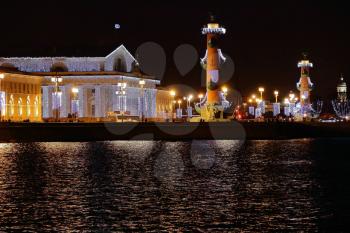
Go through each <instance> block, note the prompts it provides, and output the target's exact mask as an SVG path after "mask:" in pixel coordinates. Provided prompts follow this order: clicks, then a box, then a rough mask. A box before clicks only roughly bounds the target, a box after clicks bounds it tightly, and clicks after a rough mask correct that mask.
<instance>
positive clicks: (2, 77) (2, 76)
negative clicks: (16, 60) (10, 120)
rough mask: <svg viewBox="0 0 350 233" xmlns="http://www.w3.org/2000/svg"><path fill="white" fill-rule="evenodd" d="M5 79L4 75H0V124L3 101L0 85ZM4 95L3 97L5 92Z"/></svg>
mask: <svg viewBox="0 0 350 233" xmlns="http://www.w3.org/2000/svg"><path fill="white" fill-rule="evenodd" d="M4 78H5V74H0V122H1V121H2V114H3V112H2V105H3V103H2V101H3V94H2V93H3V92H2V89H1V88H2V86H1V83H2V80H3V79H4ZM4 95H5V92H4Z"/></svg>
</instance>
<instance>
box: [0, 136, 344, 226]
mask: <svg viewBox="0 0 350 233" xmlns="http://www.w3.org/2000/svg"><path fill="white" fill-rule="evenodd" d="M349 143H350V140H336V139H333V140H292V141H248V142H239V141H193V142H96V143H28V144H0V211H1V212H0V231H14V230H21V231H63V232H66V231H84V232H86V231H88V232H89V231H93V232H96V231H105V232H118V231H154V232H159V231H165V232H166V231H191V232H193V231H196V232H208V231H214V232H217V231H224V232H266V231H271V230H275V231H277V232H281V231H294V232H300V231H304V232H315V231H322V232H345V231H346V230H347V226H346V223H347V221H349V217H350V186H349V185H350V181H349V179H350V159H349V156H350V155H348V154H347V152H346V149H347V148H349V146H348V145H349Z"/></svg>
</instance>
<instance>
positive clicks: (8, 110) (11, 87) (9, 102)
mask: <svg viewBox="0 0 350 233" xmlns="http://www.w3.org/2000/svg"><path fill="white" fill-rule="evenodd" d="M41 81H42V78H41V77H40V76H35V75H30V74H26V73H24V72H19V71H16V70H14V69H11V68H1V67H0V116H1V118H0V119H1V121H8V120H10V121H24V120H29V121H41Z"/></svg>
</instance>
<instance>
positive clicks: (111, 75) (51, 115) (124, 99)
mask: <svg viewBox="0 0 350 233" xmlns="http://www.w3.org/2000/svg"><path fill="white" fill-rule="evenodd" d="M0 67H11V68H12V70H14V71H15V72H19V73H21V74H22V75H23V77H24V76H25V80H31V81H28V82H34V81H35V80H36V77H38V78H37V79H38V80H41V81H40V82H41V85H42V86H41V89H42V90H41V92H42V96H40V95H39V94H40V89H39V90H37V89H36V92H35V94H38V95H39V97H41V99H40V101H39V104H41V103H42V118H43V119H46V120H54V119H56V120H57V118H59V119H60V120H64V119H67V118H68V117H72V116H74V117H75V118H79V119H80V120H81V121H96V120H101V121H105V120H106V121H109V120H115V119H116V117H117V116H118V115H123V116H128V117H130V119H134V118H135V119H136V118H138V117H139V118H141V117H142V116H143V117H145V118H165V117H166V115H167V114H168V113H171V111H172V102H171V101H172V99H171V97H169V96H170V95H169V93H168V91H165V90H160V89H158V88H157V86H158V85H160V81H159V80H157V79H156V78H155V77H152V76H149V75H145V74H144V73H142V72H141V71H140V69H139V64H138V61H136V59H135V58H134V57H133V56H132V55H131V54H130V53H129V51H128V50H127V49H126V48H125V47H124V46H123V45H122V46H120V47H118V48H117V49H116V50H115V51H113V52H112V53H111V54H109V55H108V56H106V57H78V58H70V57H53V58H0ZM17 76H18V75H17ZM17 76H16V74H15V73H13V74H11V75H10V76H8V77H7V78H6V80H5V84H6V82H9V80H10V78H12V79H13V80H15V77H17ZM141 81H142V82H141ZM35 82H36V81H35ZM37 82H39V81H37ZM141 84H142V85H141ZM37 85H40V84H37ZM36 87H38V86H36ZM20 90H22V89H20ZM9 94H10V92H6V100H7V101H9V100H10V96H9ZM16 98H17V97H14V101H15V102H16V101H18V100H17V99H16ZM18 98H19V97H18ZM22 101H23V102H25V101H26V99H25V98H24V97H22ZM40 109H41V107H40ZM15 112H16V111H15ZM40 115H41V112H40ZM16 119H18V120H20V119H23V118H16Z"/></svg>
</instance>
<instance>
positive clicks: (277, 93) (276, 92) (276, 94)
mask: <svg viewBox="0 0 350 233" xmlns="http://www.w3.org/2000/svg"><path fill="white" fill-rule="evenodd" d="M274 94H275V98H276V103H278V95H279V92H278V91H274Z"/></svg>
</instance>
